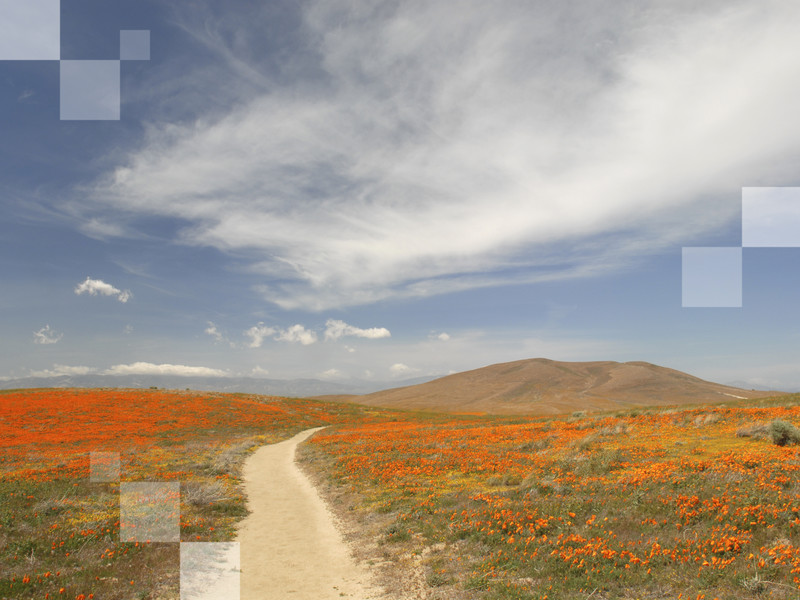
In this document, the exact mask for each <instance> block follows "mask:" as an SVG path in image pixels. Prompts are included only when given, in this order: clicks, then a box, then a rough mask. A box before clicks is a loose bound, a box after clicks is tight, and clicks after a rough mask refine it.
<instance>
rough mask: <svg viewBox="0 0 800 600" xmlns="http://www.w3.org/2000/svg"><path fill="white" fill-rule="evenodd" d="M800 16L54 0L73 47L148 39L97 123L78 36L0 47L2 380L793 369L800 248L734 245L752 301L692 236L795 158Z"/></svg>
mask: <svg viewBox="0 0 800 600" xmlns="http://www.w3.org/2000/svg"><path fill="white" fill-rule="evenodd" d="M45 1H47V0H45ZM50 1H51V2H52V1H53V0H50ZM12 4H13V2H10V0H0V9H4V10H10V8H9V7H10V6H12ZM799 20H800V5H799V4H797V3H794V2H786V1H785V0H780V1H777V0H765V1H763V2H758V3H754V2H750V1H749V0H748V1H736V0H733V1H731V0H725V1H713V0H710V1H708V2H703V3H695V2H690V1H688V0H687V1H682V0H672V1H668V2H664V1H657V2H656V1H650V2H647V1H639V0H637V1H633V0H631V1H622V0H615V1H610V2H604V3H602V4H599V3H596V2H587V1H585V0H584V1H576V0H564V1H559V2H552V1H550V0H520V1H514V0H507V1H501V2H485V1H477V0H475V1H472V0H459V1H458V2H455V3H453V2H430V1H427V0H424V1H418V0H404V1H403V2H381V1H379V0H377V1H376V0H363V1H361V0H310V1H309V0H299V1H298V0H226V2H224V3H223V2H213V1H210V0H208V1H207V0H182V1H181V2H163V1H152V0H115V2H107V1H106V0H62V1H61V3H60V59H61V60H62V61H63V60H70V61H78V60H117V59H119V58H120V41H119V40H120V31H121V30H148V31H149V32H150V58H149V60H130V61H127V60H123V61H122V62H121V64H120V81H121V83H120V98H121V103H120V111H119V120H108V121H101V120H61V119H60V112H59V102H60V79H59V62H58V60H0V208H1V209H2V215H3V218H2V219H1V220H0V281H1V282H2V283H0V290H1V291H0V378H5V379H10V378H17V377H25V376H29V375H36V376H56V375H62V374H89V373H97V374H104V373H105V374H125V373H142V374H148V373H152V374H156V373H169V374H181V375H186V377H187V381H189V380H188V378H190V377H191V376H194V375H209V374H218V375H226V376H255V377H270V378H297V377H313V378H321V379H327V380H330V381H347V380H349V379H365V380H369V381H390V382H391V381H395V380H396V381H401V380H403V379H407V378H412V377H423V376H428V377H429V376H434V375H445V374H448V373H452V372H457V371H463V370H467V369H473V368H478V367H481V366H485V365H489V364H493V363H498V362H506V361H512V360H520V359H525V358H535V357H545V358H551V359H554V360H565V361H585V360H616V361H633V360H643V361H648V362H652V363H656V364H660V365H664V366H668V367H672V368H676V369H679V370H683V371H687V372H689V373H691V374H694V375H697V376H700V377H703V378H705V379H711V380H714V381H721V382H725V383H728V382H738V383H740V384H747V385H752V386H766V387H771V388H773V389H779V390H787V391H791V390H795V389H800V369H798V368H797V365H800V343H798V342H800V329H798V311H797V307H798V305H799V304H798V300H800V268H798V264H800V261H798V259H800V254H798V253H799V252H800V249H797V248H751V247H746V248H744V249H743V251H742V303H741V304H742V306H741V307H734V308H716V307H706V308H697V307H684V306H682V295H681V293H682V289H681V285H682V279H681V277H682V263H681V260H682V248H684V247H715V246H720V247H735V246H741V245H742V188H743V187H760V186H765V187H793V186H798V185H800V166H799V165H800V161H798V158H800V119H798V118H797V108H796V107H797V106H798V105H800V38H798V37H797V36H796V25H795V24H796V23H797V22H798V21H799ZM0 27H2V24H1V23H0ZM189 385H190V383H187V387H188V386H189Z"/></svg>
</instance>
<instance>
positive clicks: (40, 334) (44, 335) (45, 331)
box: [33, 325, 64, 345]
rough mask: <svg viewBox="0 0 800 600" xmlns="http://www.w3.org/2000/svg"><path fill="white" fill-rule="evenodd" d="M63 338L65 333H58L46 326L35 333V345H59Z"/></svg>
mask: <svg viewBox="0 0 800 600" xmlns="http://www.w3.org/2000/svg"><path fill="white" fill-rule="evenodd" d="M63 337H64V334H63V333H58V332H56V331H55V330H53V329H52V328H51V327H50V325H45V326H44V327H42V328H41V329H39V330H37V331H34V332H33V343H34V344H43V345H49V344H57V343H58V342H60V341H61V338H63Z"/></svg>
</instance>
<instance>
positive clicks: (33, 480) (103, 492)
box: [0, 389, 360, 600]
mask: <svg viewBox="0 0 800 600" xmlns="http://www.w3.org/2000/svg"><path fill="white" fill-rule="evenodd" d="M359 414H360V411H358V410H357V409H353V408H351V407H348V406H345V405H334V404H323V403H320V402H313V401H301V400H290V399H280V398H267V397H255V396H240V395H230V394H209V393H206V394H203V393H199V392H176V391H164V390H56V389H48V390H22V391H10V392H3V393H0V476H2V481H1V482H0V598H4V599H5V598H35V599H37V600H41V599H70V600H86V599H97V600H101V599H126V600H127V599H131V598H139V599H146V598H153V599H155V598H162V599H167V598H175V599H177V598H178V597H179V592H178V587H179V571H180V563H179V559H180V555H179V545H178V544H172V543H162V542H151V543H146V542H145V543H139V542H125V541H121V532H120V483H119V481H109V482H92V481H91V478H90V467H91V465H90V453H93V452H108V453H112V454H118V456H119V474H120V475H119V477H118V479H121V480H122V481H123V482H137V481H158V482H177V483H179V486H180V488H179V489H180V499H179V501H180V540H181V541H230V540H232V539H233V536H234V525H235V523H236V522H237V521H239V520H240V519H241V518H243V517H244V516H245V515H246V514H247V510H246V508H245V499H244V497H243V496H242V492H241V489H240V486H239V477H238V468H239V466H240V465H241V463H242V461H243V459H244V457H245V456H246V455H247V453H248V452H249V451H250V450H252V449H254V448H255V447H257V446H259V445H262V444H266V443H272V442H276V441H280V440H282V439H287V438H289V437H291V436H292V435H294V434H295V433H297V432H299V431H302V430H304V429H307V428H309V427H315V426H319V425H328V424H333V423H340V422H352V421H353V420H355V419H357V418H358V415H359ZM122 537H124V536H122Z"/></svg>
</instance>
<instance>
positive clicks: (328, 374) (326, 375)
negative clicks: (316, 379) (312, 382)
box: [320, 369, 344, 379]
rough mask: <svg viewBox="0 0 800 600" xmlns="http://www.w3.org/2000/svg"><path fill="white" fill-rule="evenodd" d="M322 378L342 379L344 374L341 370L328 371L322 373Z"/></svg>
mask: <svg viewBox="0 0 800 600" xmlns="http://www.w3.org/2000/svg"><path fill="white" fill-rule="evenodd" d="M320 377H322V378H323V379H341V378H343V377H344V373H342V372H341V371H340V370H339V369H328V370H327V371H323V372H322V373H320Z"/></svg>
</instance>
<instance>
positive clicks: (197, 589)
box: [181, 542, 242, 600]
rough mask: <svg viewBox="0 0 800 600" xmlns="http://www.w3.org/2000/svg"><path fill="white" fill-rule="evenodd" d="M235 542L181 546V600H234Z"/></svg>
mask: <svg viewBox="0 0 800 600" xmlns="http://www.w3.org/2000/svg"><path fill="white" fill-rule="evenodd" d="M241 570H242V568H241V562H240V560H239V543H238V542H182V543H181V600H237V599H238V598H239V592H240V588H239V585H240V583H239V582H240V573H241Z"/></svg>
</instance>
